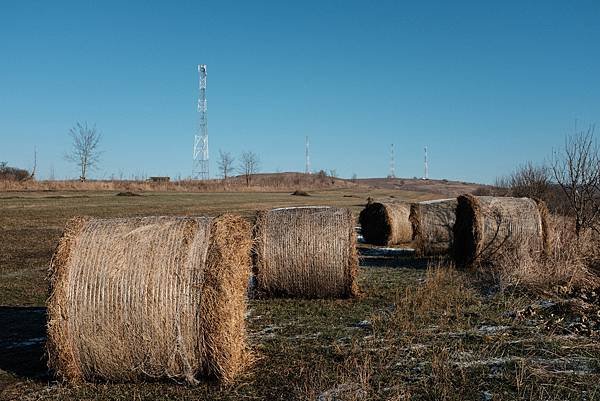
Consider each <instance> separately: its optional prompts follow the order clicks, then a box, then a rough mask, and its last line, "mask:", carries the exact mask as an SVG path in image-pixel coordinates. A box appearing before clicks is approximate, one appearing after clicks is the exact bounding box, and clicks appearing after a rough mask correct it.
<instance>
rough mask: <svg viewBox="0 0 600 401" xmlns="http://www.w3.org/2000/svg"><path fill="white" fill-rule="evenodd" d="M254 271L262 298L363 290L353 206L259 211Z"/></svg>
mask: <svg viewBox="0 0 600 401" xmlns="http://www.w3.org/2000/svg"><path fill="white" fill-rule="evenodd" d="M255 238H256V239H255V254H254V274H255V276H256V282H257V283H256V284H257V288H256V290H257V293H258V294H260V295H262V296H289V297H299V298H345V297H350V296H354V295H357V294H358V287H357V284H356V274H357V271H358V257H357V253H356V233H355V231H354V218H353V217H352V213H351V212H350V211H349V210H348V209H340V208H333V207H294V208H281V209H273V210H267V211H259V212H258V213H257V216H256V225H255Z"/></svg>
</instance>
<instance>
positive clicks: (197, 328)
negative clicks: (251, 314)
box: [47, 215, 252, 384]
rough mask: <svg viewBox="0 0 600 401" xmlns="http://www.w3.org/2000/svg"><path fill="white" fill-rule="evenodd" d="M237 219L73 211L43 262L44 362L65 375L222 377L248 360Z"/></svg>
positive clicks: (244, 252) (242, 236) (244, 265)
mask: <svg viewBox="0 0 600 401" xmlns="http://www.w3.org/2000/svg"><path fill="white" fill-rule="evenodd" d="M251 245H252V239H251V235H250V226H249V224H248V223H247V222H246V221H244V220H243V219H241V218H240V217H237V216H233V215H223V216H220V217H217V218H208V217H185V218H174V217H144V218H128V219H110V220H101V219H93V218H75V219H73V220H71V221H70V222H69V223H68V224H67V226H66V229H65V232H64V235H63V237H62V238H61V240H60V243H59V245H58V247H57V250H56V252H55V254H54V256H53V258H52V262H51V266H50V297H49V300H48V305H47V306H48V342H47V349H48V357H49V358H48V359H49V361H48V364H49V367H50V368H51V369H53V370H54V371H55V372H56V374H57V375H58V376H59V377H60V378H62V379H64V380H66V381H69V382H80V381H84V380H107V381H119V382H122V381H137V380H140V379H164V378H171V379H174V380H185V381H186V382H188V383H191V384H194V383H197V378H198V377H200V376H208V377H215V378H217V379H220V380H222V381H223V382H228V381H230V380H232V379H233V377H234V376H235V375H236V374H237V373H238V372H239V371H240V370H241V369H242V368H243V367H244V365H245V364H246V363H247V362H248V356H249V354H248V350H247V346H246V331H245V325H244V314H245V309H246V305H245V302H246V301H245V295H246V284H247V282H248V277H249V274H250V249H251Z"/></svg>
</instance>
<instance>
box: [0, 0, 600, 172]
mask: <svg viewBox="0 0 600 401" xmlns="http://www.w3.org/2000/svg"><path fill="white" fill-rule="evenodd" d="M417 3H418V4H417ZM199 63H205V64H207V65H208V89H207V98H208V129H209V136H210V139H209V143H210V150H211V159H212V160H211V174H212V175H214V174H215V173H216V170H217V168H216V159H217V154H218V150H219V149H223V150H225V151H229V152H231V153H232V154H234V155H236V156H237V155H239V154H240V153H241V152H242V151H244V150H252V151H254V152H256V153H257V154H258V155H259V156H260V158H261V167H262V170H263V171H303V170H304V138H305V136H306V135H308V136H309V137H310V142H311V150H312V152H311V160H312V167H313V169H316V170H318V169H321V168H322V169H326V170H330V169H336V170H337V172H338V174H340V175H341V176H343V177H350V176H351V175H352V174H353V173H356V174H357V175H358V176H359V177H377V176H385V175H386V174H387V173H388V169H389V159H388V154H389V145H390V143H394V144H395V147H396V173H397V175H399V176H405V177H412V176H421V175H422V170H423V166H422V163H423V162H422V159H423V146H424V145H428V147H429V153H430V159H431V162H430V176H431V177H432V178H448V179H459V180H466V181H477V182H492V181H493V180H494V178H495V177H496V176H498V175H502V174H505V173H507V172H509V171H510V170H512V169H513V168H514V166H515V165H516V164H519V163H522V162H525V161H528V160H531V161H534V162H541V161H543V160H544V159H545V158H546V157H547V156H548V155H549V154H550V153H551V151H552V148H553V147H557V146H560V144H561V143H562V141H563V137H564V135H565V134H567V133H569V132H570V131H572V130H573V127H574V125H575V121H576V120H577V121H578V123H577V124H578V125H579V126H580V127H584V126H587V125H589V124H592V123H597V122H600V2H597V1H576V2H563V1H502V2H500V1H497V2H488V1H473V2H448V1H440V2H411V3H407V2H401V1H371V2H367V1H349V0H348V1H297V2H292V1H251V2H250V1H244V2H242V1H240V2H233V1H215V2H200V1H179V2H167V1H164V2H151V1H144V2H134V1H128V2H109V1H103V2H87V1H73V2H66V1H63V2H61V1H55V2H49V1H26V0H23V1H9V0H4V1H1V2H0V161H1V160H5V161H7V162H9V164H11V165H16V166H22V167H30V166H31V164H32V155H33V148H34V147H37V149H38V160H39V161H38V167H39V174H40V177H41V178H44V177H47V176H48V175H49V174H50V171H52V170H53V171H54V174H55V176H56V177H57V178H58V177H61V178H62V177H77V169H76V168H75V167H74V166H72V165H69V164H68V163H67V162H66V161H65V160H64V159H63V155H64V153H65V151H66V150H68V149H69V146H70V144H69V138H68V136H67V132H68V130H69V128H70V127H71V126H73V125H74V124H75V122H77V121H87V122H88V123H95V124H96V125H97V127H98V129H99V130H100V131H101V132H102V134H103V142H102V149H103V150H104V154H103V157H102V163H101V165H100V168H99V169H98V170H97V171H95V172H94V173H93V176H94V177H96V178H109V177H110V176H111V175H112V174H114V175H116V176H118V175H120V174H123V175H124V176H125V177H130V176H131V175H142V174H145V175H170V176H173V177H177V176H179V175H180V176H181V177H186V176H188V175H190V173H191V166H192V161H191V154H192V142H193V136H194V132H195V129H196V124H197V113H196V98H197V92H198V91H197V86H198V77H197V64H199Z"/></svg>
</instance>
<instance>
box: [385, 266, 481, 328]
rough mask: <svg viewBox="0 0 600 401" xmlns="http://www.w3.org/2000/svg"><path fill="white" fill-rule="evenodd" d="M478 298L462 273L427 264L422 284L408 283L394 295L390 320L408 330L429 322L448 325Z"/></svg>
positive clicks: (448, 267) (453, 269)
mask: <svg viewBox="0 0 600 401" xmlns="http://www.w3.org/2000/svg"><path fill="white" fill-rule="evenodd" d="M478 302H479V301H478V296H477V292H476V291H475V289H474V288H473V287H471V286H470V285H469V284H468V281H467V279H466V277H465V276H464V273H462V272H459V271H457V270H456V269H455V268H454V266H452V265H450V266H447V265H442V264H441V262H440V263H438V264H436V265H430V266H429V267H428V268H427V272H426V276H425V282H424V283H423V285H422V286H419V287H408V288H406V290H405V292H404V293H403V294H399V295H398V297H397V301H396V304H397V308H396V311H395V316H394V319H393V321H394V323H395V325H396V326H397V329H399V330H402V331H411V332H414V331H418V330H419V329H420V328H423V327H426V326H428V325H431V324H436V325H438V326H442V325H448V324H449V323H450V322H453V321H456V320H457V319H458V318H459V317H461V316H463V313H464V312H465V310H466V309H467V308H469V307H470V306H472V305H475V304H477V303H478Z"/></svg>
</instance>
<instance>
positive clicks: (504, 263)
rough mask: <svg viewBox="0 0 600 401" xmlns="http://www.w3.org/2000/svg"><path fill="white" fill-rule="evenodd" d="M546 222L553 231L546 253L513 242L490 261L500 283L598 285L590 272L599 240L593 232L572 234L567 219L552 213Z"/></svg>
mask: <svg viewBox="0 0 600 401" xmlns="http://www.w3.org/2000/svg"><path fill="white" fill-rule="evenodd" d="M549 225H550V226H551V230H552V232H553V236H552V241H551V243H550V248H549V249H548V250H547V252H546V255H544V256H539V255H536V254H532V253H531V252H529V247H528V246H527V245H522V246H518V245H513V247H512V250H511V251H510V252H509V251H507V252H503V253H502V255H500V256H499V257H498V259H497V260H495V261H494V263H493V264H492V268H493V269H494V270H495V271H496V274H498V281H499V282H500V283H501V284H502V285H503V286H505V287H506V286H524V287H527V288H529V289H532V290H536V291H538V292H543V291H549V290H552V289H556V287H565V289H564V290H563V291H565V290H566V291H571V290H573V289H595V288H597V287H599V286H600V279H599V277H600V276H598V275H597V272H596V273H595V272H594V265H595V263H596V260H597V259H596V258H597V252H598V246H599V244H600V243H599V242H598V240H597V238H595V237H594V236H593V233H591V232H586V233H584V234H583V235H582V237H581V238H579V239H578V238H576V236H575V233H574V230H573V227H572V225H571V224H570V222H569V221H568V220H567V219H565V218H564V217H560V216H552V217H551V218H549Z"/></svg>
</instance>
